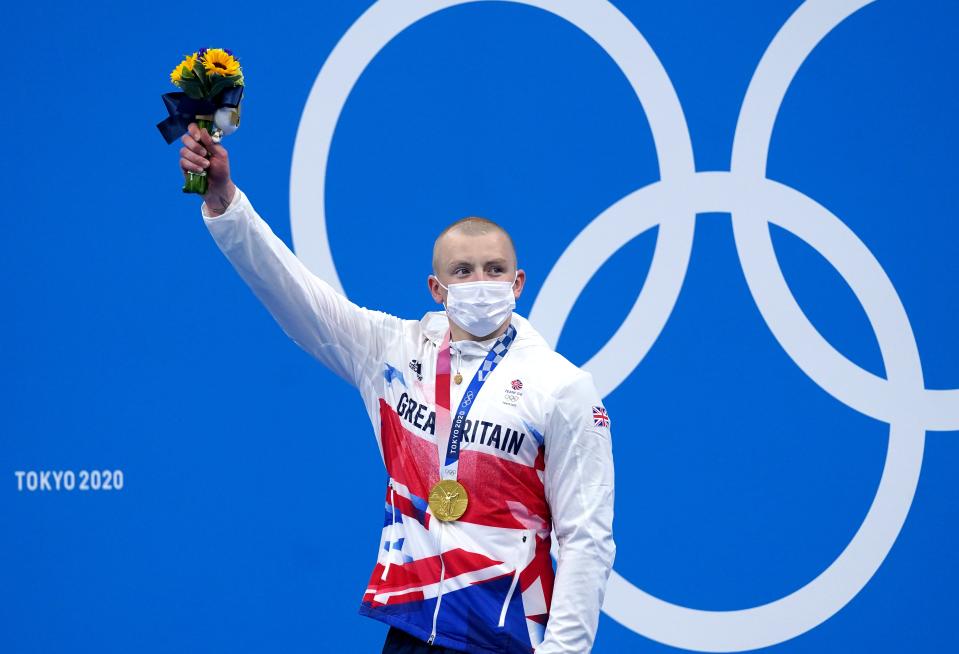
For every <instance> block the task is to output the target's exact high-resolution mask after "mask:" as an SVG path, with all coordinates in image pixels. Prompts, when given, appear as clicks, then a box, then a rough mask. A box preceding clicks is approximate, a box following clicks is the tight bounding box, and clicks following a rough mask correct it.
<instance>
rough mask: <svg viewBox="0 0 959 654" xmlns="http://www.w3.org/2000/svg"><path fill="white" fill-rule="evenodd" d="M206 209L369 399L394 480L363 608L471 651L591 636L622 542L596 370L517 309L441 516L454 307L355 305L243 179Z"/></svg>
mask: <svg viewBox="0 0 959 654" xmlns="http://www.w3.org/2000/svg"><path fill="white" fill-rule="evenodd" d="M203 216H204V219H205V220H206V223H207V226H208V227H209V229H210V232H211V233H212V234H213V237H214V239H215V240H216V242H217V244H218V245H219V247H220V249H221V250H222V251H223V253H224V254H225V255H226V256H227V257H228V258H229V260H230V261H231V263H232V264H233V265H234V267H235V268H236V269H237V271H238V272H239V273H240V275H241V276H242V277H243V279H244V280H245V281H246V282H247V284H249V286H250V287H251V288H252V290H253V292H254V293H255V294H256V295H257V297H258V298H259V299H260V300H261V301H262V302H263V303H264V304H265V305H266V307H267V308H268V309H269V311H270V312H271V313H272V314H273V316H274V317H275V318H276V320H277V321H278V322H279V324H280V325H281V326H282V328H283V329H284V331H285V332H286V333H287V334H288V335H289V336H290V337H291V338H292V339H293V340H294V341H296V343H297V344H299V345H300V346H301V347H302V348H303V349H304V350H306V351H307V352H309V353H310V354H312V355H313V356H315V357H316V358H317V359H319V360H320V361H321V362H323V363H324V364H325V365H327V366H328V367H329V368H330V369H332V370H333V371H334V372H335V373H337V374H338V375H339V376H341V377H342V378H344V379H345V380H346V381H348V382H349V383H351V384H353V385H354V386H355V387H356V388H357V389H359V391H360V393H361V395H362V397H363V400H364V402H365V404H366V409H367V412H368V414H369V416H370V420H371V421H372V423H373V430H374V432H375V434H376V438H377V441H378V443H379V446H380V451H381V453H382V456H383V462H384V464H385V465H386V470H387V473H388V475H389V482H388V484H387V488H386V496H385V505H384V506H385V519H384V524H383V531H382V538H381V546H380V548H379V555H378V557H377V562H376V566H375V567H374V569H373V573H372V575H371V576H370V581H369V584H367V588H366V592H365V593H364V595H363V601H362V604H361V607H360V611H361V613H363V614H365V615H368V616H370V617H372V618H376V619H377V620H381V621H383V622H386V623H388V624H391V625H393V626H396V627H398V628H400V629H402V630H404V631H406V632H408V633H410V634H412V635H414V636H416V637H418V638H421V639H423V640H426V641H429V642H433V643H435V644H436V645H441V646H444V647H449V648H451V649H455V650H461V651H464V652H476V653H488V652H531V651H533V650H534V649H535V651H536V653H537V654H555V653H559V652H566V653H570V654H572V653H575V654H583V653H584V652H588V651H589V650H590V648H591V647H592V643H593V638H594V636H595V633H596V625H597V622H598V619H599V610H600V607H601V605H602V600H603V593H604V590H605V586H606V580H607V578H608V576H609V571H610V568H611V566H612V562H613V556H614V552H615V546H614V544H613V537H612V518H613V465H612V454H611V445H610V431H609V417H608V415H607V414H606V410H605V409H604V408H603V404H602V402H601V400H600V398H599V396H598V394H597V391H596V389H595V387H594V385H593V382H592V379H591V377H590V376H589V375H588V374H587V373H585V372H583V371H581V370H579V369H578V368H577V367H576V366H574V365H572V364H571V363H569V362H568V361H567V360H566V359H564V358H563V357H562V356H560V355H559V354H557V353H556V352H554V351H553V350H552V349H551V348H550V347H549V346H548V345H547V343H546V342H545V341H544V340H543V338H542V337H541V336H540V335H539V334H538V333H537V332H536V331H535V330H534V329H533V328H532V326H531V325H530V324H529V323H528V322H527V321H526V320H525V319H523V318H521V317H520V316H518V315H515V314H514V315H513V316H512V318H511V324H512V325H513V326H514V327H516V330H517V335H516V339H515V341H514V342H513V345H512V347H511V348H510V350H509V353H508V354H507V355H506V357H505V358H503V360H502V361H501V362H500V364H499V365H498V367H497V368H496V369H495V370H494V371H493V373H492V374H491V375H489V377H488V378H487V380H486V383H485V384H484V386H483V388H482V391H481V392H480V393H479V395H478V396H477V399H476V400H475V402H474V404H473V407H472V409H471V410H470V413H469V417H468V421H467V423H466V425H465V435H464V437H463V442H462V444H461V454H460V463H459V473H458V480H459V481H460V482H461V483H462V484H463V485H464V486H465V487H466V489H467V490H468V492H469V506H468V508H467V510H466V513H465V514H464V515H463V517H462V518H460V519H459V520H457V521H455V522H445V523H444V522H441V521H440V520H437V519H435V518H433V516H432V514H431V512H430V509H429V507H428V505H427V501H426V498H427V497H428V495H429V491H430V488H431V487H432V486H433V484H435V483H436V482H437V480H438V479H439V463H438V460H439V451H438V444H437V434H436V433H435V431H436V430H435V423H436V414H435V409H436V406H435V403H436V401H435V368H436V360H437V353H438V351H439V347H440V344H441V342H442V340H443V337H444V335H445V334H446V332H447V330H448V329H449V325H448V322H447V319H446V314H445V313H443V312H434V313H429V314H427V315H426V316H425V317H424V318H423V319H422V320H402V319H400V318H396V317H394V316H391V315H388V314H385V313H382V312H378V311H371V310H369V309H364V308H361V307H358V306H356V305H355V304H353V303H351V302H350V301H349V300H347V299H346V298H345V297H343V296H342V295H340V294H339V293H337V292H335V291H334V290H333V289H332V288H331V287H330V286H329V285H328V284H326V283H325V282H324V281H322V280H320V279H319V278H317V277H316V276H314V275H313V274H312V273H310V272H309V271H308V270H307V269H306V267H305V266H304V265H303V264H302V263H301V262H300V261H299V260H298V259H297V258H296V256H295V255H294V254H293V253H292V252H291V251H290V250H289V249H288V248H287V247H286V245H285V244H284V243H283V242H282V241H281V240H280V239H279V238H277V237H276V236H275V235H274V234H273V232H272V231H271V230H270V228H269V226H268V225H267V224H266V223H265V222H264V221H263V220H262V219H261V218H260V217H259V216H258V215H257V214H256V212H255V211H254V210H253V207H252V206H251V205H250V203H249V201H248V200H247V198H246V197H245V195H244V194H243V193H242V192H240V191H239V190H238V191H237V193H236V196H235V197H234V199H233V202H232V203H231V205H230V206H229V208H228V209H227V210H226V212H225V213H223V214H222V215H220V216H218V217H211V216H209V215H208V214H207V213H206V212H205V211H204V212H203ZM493 342H494V341H487V342H473V341H459V342H454V343H453V344H452V357H453V359H452V361H453V370H454V372H456V371H459V372H460V373H461V374H462V375H463V378H464V383H462V384H459V385H454V386H453V388H452V389H451V393H450V400H451V406H452V407H454V409H455V407H456V406H458V405H459V401H460V399H461V397H462V394H463V391H464V389H465V387H466V386H467V383H465V382H468V381H469V380H470V379H471V378H472V376H473V374H474V373H475V372H476V370H477V368H478V367H479V365H480V364H481V363H482V361H483V360H484V358H485V357H486V354H487V352H488V351H489V348H490V347H491V346H492V344H493ZM442 440H443V439H442V437H441V441H442ZM444 444H445V443H443V442H441V443H440V445H444ZM551 531H552V532H553V534H554V535H555V537H556V543H557V550H556V553H557V561H556V569H555V574H554V569H553V565H552V562H551V559H550V543H551V540H550V533H551Z"/></svg>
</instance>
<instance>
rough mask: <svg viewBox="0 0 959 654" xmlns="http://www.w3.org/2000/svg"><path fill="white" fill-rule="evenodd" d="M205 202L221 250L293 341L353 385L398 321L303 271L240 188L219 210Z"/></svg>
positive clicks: (208, 221) (379, 352) (376, 356)
mask: <svg viewBox="0 0 959 654" xmlns="http://www.w3.org/2000/svg"><path fill="white" fill-rule="evenodd" d="M205 207H206V205H205V204H204V205H203V207H201V213H202V215H203V220H204V221H205V222H206V225H207V227H208V228H209V230H210V233H211V234H212V235H213V238H214V240H215V241H216V243H217V245H218V246H219V247H220V250H222V252H223V254H225V255H226V257H227V259H229V260H230V263H232V264H233V267H234V268H236V270H237V272H238V273H239V274H240V276H241V277H242V278H243V280H244V281H245V282H246V283H247V284H248V285H249V287H250V288H251V289H252V290H253V292H254V293H255V294H256V296H257V297H258V298H259V299H260V301H261V302H263V304H264V305H265V306H266V308H267V309H268V310H269V312H270V313H271V314H272V315H273V317H274V318H275V319H276V321H277V322H278V323H279V324H280V326H281V327H282V328H283V331H285V332H286V334H287V335H288V336H289V337H290V338H292V339H293V340H294V341H295V342H296V344H297V345H299V346H300V347H301V348H303V349H304V350H306V351H307V352H309V353H310V354H312V355H313V356H314V357H316V358H317V359H319V360H320V361H321V362H322V363H323V364H325V365H326V366H327V367H328V368H330V370H332V371H333V372H335V373H336V374H337V375H339V376H340V377H342V378H343V379H345V380H346V381H348V382H350V383H351V384H353V385H354V386H360V384H361V382H362V381H363V379H364V378H365V377H369V375H370V374H371V373H373V372H375V371H372V370H371V367H372V366H374V365H376V364H377V363H378V362H379V361H381V360H382V357H383V352H384V350H385V348H386V345H387V344H388V343H389V342H390V340H391V339H392V337H393V336H394V335H395V334H396V333H397V332H398V331H400V330H402V326H403V321H402V320H400V319H399V318H396V317H394V316H390V315H388V314H385V313H382V312H379V311H371V310H369V309H364V308H361V307H359V306H357V305H355V304H353V303H352V302H350V301H349V300H347V299H346V298H345V297H343V296H342V295H340V294H339V293H337V292H336V291H334V290H333V288H332V287H331V286H330V285H329V284H327V283H326V282H324V281H323V280H322V279H320V278H319V277H317V276H316V275H314V274H313V273H311V272H310V271H309V270H307V268H306V266H305V265H304V264H303V263H302V262H301V261H300V260H299V259H297V258H296V255H294V254H293V252H291V251H290V249H289V248H288V247H287V246H286V244H285V243H283V241H282V240H280V239H279V238H278V237H277V236H276V235H275V234H274V233H273V231H272V230H271V229H270V227H269V225H267V224H266V222H264V221H263V219H262V218H260V216H259V215H258V214H257V213H256V211H255V210H254V209H253V206H252V205H251V204H250V202H249V200H248V199H247V197H246V195H245V194H244V193H243V192H242V191H240V190H239V189H237V191H236V193H235V195H234V197H233V201H232V202H231V203H230V205H229V207H227V210H226V211H225V212H224V213H223V214H221V215H219V216H210V215H209V214H208V213H207V212H206V210H205Z"/></svg>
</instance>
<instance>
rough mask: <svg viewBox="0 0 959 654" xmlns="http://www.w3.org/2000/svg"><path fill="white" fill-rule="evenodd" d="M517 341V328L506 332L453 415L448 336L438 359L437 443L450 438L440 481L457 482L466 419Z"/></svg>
mask: <svg viewBox="0 0 959 654" xmlns="http://www.w3.org/2000/svg"><path fill="white" fill-rule="evenodd" d="M515 338H516V328H515V327H514V326H513V325H510V326H509V327H507V328H506V332H505V333H504V334H503V335H502V336H500V337H499V339H498V340H497V341H496V342H495V343H494V344H493V347H491V348H490V351H489V354H487V355H486V359H484V360H483V363H482V364H480V367H479V370H477V371H476V374H475V375H473V379H472V380H471V381H470V383H469V386H467V387H466V390H465V391H464V392H463V399H461V400H460V404H459V407H457V409H456V413H455V414H452V415H450V371H451V367H452V364H451V357H450V334H449V332H447V333H446V336H445V337H444V338H443V343H442V344H441V345H440V351H439V354H438V355H437V358H436V434H437V437H438V438H437V444H438V445H439V443H440V441H439V437H441V436H447V438H446V448H445V449H446V456H445V457H444V458H442V459H441V460H440V479H452V480H454V481H455V480H456V473H457V470H458V468H459V461H460V441H461V440H462V439H463V427H464V426H465V425H466V416H468V415H469V412H470V409H472V408H473V405H474V404H475V403H476V396H477V395H479V392H480V390H481V389H482V388H483V384H485V383H486V380H487V379H488V378H489V376H490V375H491V374H492V372H493V371H494V370H496V366H498V365H499V362H500V361H502V360H503V357H505V356H506V353H507V352H509V348H510V346H511V345H512V344H513V340H514V339H515Z"/></svg>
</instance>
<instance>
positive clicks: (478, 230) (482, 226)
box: [433, 216, 516, 273]
mask: <svg viewBox="0 0 959 654" xmlns="http://www.w3.org/2000/svg"><path fill="white" fill-rule="evenodd" d="M487 234H499V235H502V236H503V237H504V238H505V240H506V243H507V244H508V250H509V258H510V263H511V264H512V265H513V268H514V269H515V268H516V246H515V245H514V244H513V238H512V237H511V236H510V235H509V232H507V231H506V230H505V229H503V228H502V227H500V226H499V225H498V224H496V223H494V222H493V221H492V220H490V219H488V218H481V217H479V216H467V217H466V218H460V219H459V220H457V221H456V222H454V223H452V224H451V225H449V226H448V227H447V228H446V229H444V230H443V231H442V232H440V235H439V236H437V237H436V240H435V241H434V242H433V272H434V273H438V272H439V271H440V269H441V267H442V266H443V261H442V258H443V257H442V249H443V244H444V242H445V241H446V240H448V236H454V237H455V236H485V235H487Z"/></svg>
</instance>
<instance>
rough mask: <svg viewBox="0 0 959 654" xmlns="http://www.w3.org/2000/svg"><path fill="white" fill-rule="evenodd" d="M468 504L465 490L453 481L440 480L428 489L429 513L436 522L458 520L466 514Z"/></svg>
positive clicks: (461, 485)
mask: <svg viewBox="0 0 959 654" xmlns="http://www.w3.org/2000/svg"><path fill="white" fill-rule="evenodd" d="M468 503H469V497H467V494H466V489H465V488H464V487H463V484H461V483H459V482H458V481H456V480H455V479H441V480H440V481H438V482H436V485H435V486H433V488H432V489H430V497H429V504H430V511H432V512H433V517H434V518H436V519H437V520H442V521H443V522H452V521H453V520H459V519H460V518H461V517H463V514H464V513H466V505H467V504H468Z"/></svg>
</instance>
